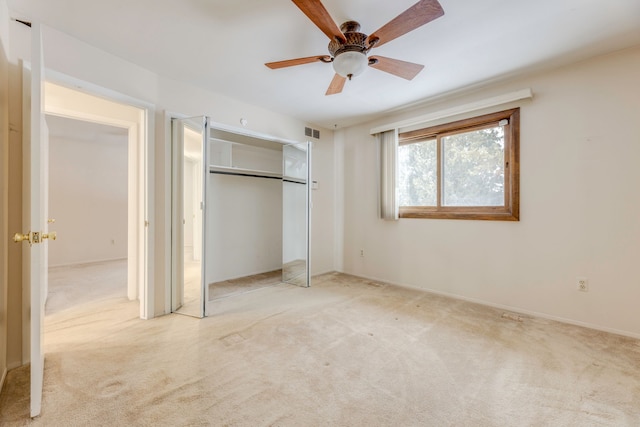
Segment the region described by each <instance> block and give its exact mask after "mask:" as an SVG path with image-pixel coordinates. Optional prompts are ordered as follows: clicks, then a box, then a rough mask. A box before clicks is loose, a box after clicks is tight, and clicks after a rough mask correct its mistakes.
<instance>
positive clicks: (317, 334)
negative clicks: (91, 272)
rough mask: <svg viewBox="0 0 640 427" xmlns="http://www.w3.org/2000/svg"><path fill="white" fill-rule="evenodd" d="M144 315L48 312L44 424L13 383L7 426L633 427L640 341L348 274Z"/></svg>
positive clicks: (116, 305)
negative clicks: (189, 310) (185, 311)
mask: <svg viewBox="0 0 640 427" xmlns="http://www.w3.org/2000/svg"><path fill="white" fill-rule="evenodd" d="M210 304H211V309H212V312H214V313H215V314H214V315H213V316H211V317H208V318H206V319H195V318H191V317H187V316H180V315H168V316H163V317H160V318H157V319H154V320H149V321H143V320H138V318H137V316H138V305H137V303H135V302H129V301H127V300H126V299H124V298H111V299H106V300H103V301H99V302H92V303H87V304H83V305H81V306H77V307H74V308H70V309H68V310H63V311H59V312H56V313H53V314H52V315H50V316H47V318H46V338H45V346H46V352H47V355H46V361H45V386H44V400H43V410H42V415H41V416H40V417H39V418H37V419H35V420H33V421H28V419H27V414H28V404H27V398H26V396H25V395H26V393H27V387H26V382H27V378H26V377H27V376H28V375H27V373H28V370H26V369H24V368H21V369H18V370H14V371H12V372H11V373H10V376H9V378H8V384H7V388H6V389H5V391H4V392H3V393H2V396H0V405H1V413H0V424H2V425H3V426H4V425H7V426H13V425H34V426H581V427H582V426H638V425H640V341H637V340H633V339H628V338H623V337H619V336H615V335H611V334H606V333H601V332H596V331H593V330H589V329H584V328H579V327H574V326H569V325H564V324H559V323H556V322H552V321H547V320H541V319H535V318H522V319H521V321H518V320H513V319H511V318H509V317H503V316H502V314H503V313H502V311H499V310H495V309H491V308H486V307H482V306H478V305H474V304H470V303H466V302H461V301H456V300H451V299H448V298H444V297H440V296H434V295H431V294H427V293H424V292H420V291H416V290H410V289H404V288H400V287H395V286H390V285H385V284H380V283H375V282H370V281H367V280H362V279H357V278H354V277H350V276H346V275H342V274H328V275H324V276H321V277H319V278H315V280H314V282H313V284H312V287H311V288H300V287H297V286H293V285H277V286H273V287H268V288H264V289H260V290H257V291H254V292H251V293H245V294H242V295H239V296H236V297H233V298H226V299H220V300H217V301H214V302H211V303H210Z"/></svg>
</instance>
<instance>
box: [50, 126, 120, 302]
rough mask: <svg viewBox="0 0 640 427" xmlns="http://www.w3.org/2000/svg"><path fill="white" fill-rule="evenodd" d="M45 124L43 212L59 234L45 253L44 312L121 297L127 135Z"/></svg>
mask: <svg viewBox="0 0 640 427" xmlns="http://www.w3.org/2000/svg"><path fill="white" fill-rule="evenodd" d="M46 123H47V128H48V130H49V209H48V212H49V217H50V218H55V222H54V223H52V224H51V227H52V228H55V230H56V232H57V233H58V236H59V238H58V239H57V241H56V242H55V244H52V245H50V246H49V247H48V253H49V270H48V272H49V281H48V283H49V286H48V295H47V301H46V307H45V309H46V314H53V313H56V312H58V311H62V310H65V309H68V308H72V307H73V306H77V305H85V304H88V303H91V302H95V301H99V300H104V299H107V298H115V297H124V298H126V297H127V294H128V292H127V270H128V265H127V264H128V262H127V242H128V227H127V212H128V209H127V205H128V194H127V191H128V185H127V178H128V170H127V169H128V168H127V164H128V146H127V145H128V137H127V129H126V128H121V127H115V126H107V125H102V124H97V123H92V122H88V121H81V120H75V119H69V118H66V117H59V116H52V115H47V116H46ZM52 221H53V220H52ZM88 236H90V237H89V238H87V237H88Z"/></svg>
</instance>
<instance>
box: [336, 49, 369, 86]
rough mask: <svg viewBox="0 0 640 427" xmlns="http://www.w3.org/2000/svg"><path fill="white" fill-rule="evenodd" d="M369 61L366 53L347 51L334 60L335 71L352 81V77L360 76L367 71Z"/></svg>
mask: <svg viewBox="0 0 640 427" xmlns="http://www.w3.org/2000/svg"><path fill="white" fill-rule="evenodd" d="M368 64H369V61H368V59H367V55H366V54H365V53H364V52H358V51H353V50H352V51H346V52H342V53H340V54H338V55H336V57H335V58H333V69H334V70H335V72H336V73H337V74H339V75H341V76H342V77H346V78H348V79H349V80H351V78H352V77H356V76H359V75H360V74H362V73H363V72H364V70H366V69H367V65H368Z"/></svg>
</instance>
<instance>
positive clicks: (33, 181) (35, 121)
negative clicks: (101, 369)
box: [14, 23, 55, 417]
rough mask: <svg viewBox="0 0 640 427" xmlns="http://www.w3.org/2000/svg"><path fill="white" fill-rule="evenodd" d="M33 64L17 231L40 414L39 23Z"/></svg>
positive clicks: (43, 230) (42, 140) (43, 183)
mask: <svg viewBox="0 0 640 427" xmlns="http://www.w3.org/2000/svg"><path fill="white" fill-rule="evenodd" d="M31 31H32V41H31V64H30V65H27V64H24V65H23V123H24V128H23V135H24V138H23V207H22V212H23V213H22V218H23V219H22V223H23V227H24V230H27V231H26V232H21V233H17V234H16V236H15V237H14V240H15V241H16V242H20V241H22V242H23V243H22V244H23V245H24V246H23V252H22V253H23V255H22V256H23V258H22V259H23V281H24V288H25V290H28V295H29V298H28V301H29V312H30V315H29V317H28V319H29V323H30V324H29V337H30V338H29V355H30V356H29V359H30V363H31V396H30V397H31V400H30V413H31V417H35V416H37V415H39V414H40V409H41V407H42V384H43V380H44V350H43V322H44V303H45V299H46V292H47V274H46V269H47V251H46V246H45V245H46V242H47V240H49V239H50V238H51V239H55V233H49V231H48V229H47V218H46V210H47V202H48V201H47V191H46V190H47V188H48V176H47V170H48V157H47V156H48V147H47V145H48V137H47V135H46V126H45V123H44V114H43V105H44V103H43V93H44V92H43V60H42V36H41V30H40V26H39V24H37V23H33V24H32V27H31Z"/></svg>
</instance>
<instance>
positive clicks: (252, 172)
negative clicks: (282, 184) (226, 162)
mask: <svg viewBox="0 0 640 427" xmlns="http://www.w3.org/2000/svg"><path fill="white" fill-rule="evenodd" d="M209 173H219V174H223V175H240V176H252V177H256V178H273V179H282V174H281V173H276V172H269V171H265V170H258V169H244V168H236V167H229V166H216V165H209Z"/></svg>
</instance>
